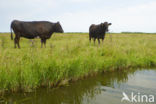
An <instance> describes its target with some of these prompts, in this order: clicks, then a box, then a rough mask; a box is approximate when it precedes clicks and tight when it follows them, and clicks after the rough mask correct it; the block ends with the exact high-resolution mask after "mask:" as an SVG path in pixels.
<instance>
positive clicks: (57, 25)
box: [55, 22, 64, 33]
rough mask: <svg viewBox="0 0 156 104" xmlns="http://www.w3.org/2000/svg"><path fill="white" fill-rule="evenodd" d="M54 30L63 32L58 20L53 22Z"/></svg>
mask: <svg viewBox="0 0 156 104" xmlns="http://www.w3.org/2000/svg"><path fill="white" fill-rule="evenodd" d="M55 32H58V33H63V32H64V31H63V29H62V26H61V25H60V22H57V23H56V24H55Z"/></svg>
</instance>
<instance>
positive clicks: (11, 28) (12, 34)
mask: <svg viewBox="0 0 156 104" xmlns="http://www.w3.org/2000/svg"><path fill="white" fill-rule="evenodd" d="M10 31H11V40H13V34H12V27H10Z"/></svg>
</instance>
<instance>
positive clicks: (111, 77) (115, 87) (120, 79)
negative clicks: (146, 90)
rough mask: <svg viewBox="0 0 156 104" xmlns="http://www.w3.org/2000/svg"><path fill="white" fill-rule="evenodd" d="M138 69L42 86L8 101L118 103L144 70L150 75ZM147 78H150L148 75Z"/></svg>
mask: <svg viewBox="0 0 156 104" xmlns="http://www.w3.org/2000/svg"><path fill="white" fill-rule="evenodd" d="M138 71H139V70H123V71H121V70H120V71H115V72H107V73H104V74H100V75H98V76H96V77H90V78H87V79H85V80H81V81H78V82H76V83H72V84H70V85H69V86H65V87H60V88H55V89H38V90H37V91H35V92H33V93H23V94H11V95H7V96H6V97H5V98H6V99H7V102H8V104H14V103H16V104H86V103H87V104H88V103H89V104H95V103H96V104H108V103H109V104H111V103H112V104H115V103H116V102H119V101H120V100H121V96H122V95H121V91H122V90H123V89H124V88H126V90H127V89H128V90H129V89H131V90H132V91H133V90H134V88H132V87H130V86H132V85H138V84H137V82H136V83H135V84H132V83H133V81H135V80H137V79H139V77H140V76H139V74H140V73H141V75H143V74H144V75H146V70H143V71H139V72H138ZM144 72H145V73H144ZM147 72H149V71H147ZM153 72H154V71H153ZM153 72H152V73H151V74H153ZM138 73H139V74H138ZM148 74H149V73H148ZM153 76H155V77H154V79H152V80H156V72H155V74H154V75H153ZM141 78H142V77H141ZM132 79H133V80H132ZM145 79H147V80H148V78H147V77H146V78H145ZM139 82H140V81H139ZM149 83H150V82H149ZM142 84H143V83H142ZM141 86H142V85H140V87H141ZM137 88H139V86H137ZM135 90H137V89H135ZM151 90H152V89H151ZM103 101H106V102H103ZM119 103H121V102H119Z"/></svg>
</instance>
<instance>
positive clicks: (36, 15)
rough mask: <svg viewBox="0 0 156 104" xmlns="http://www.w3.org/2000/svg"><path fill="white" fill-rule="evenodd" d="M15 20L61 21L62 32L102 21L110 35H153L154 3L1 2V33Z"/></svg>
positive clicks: (145, 0) (120, 0) (132, 0)
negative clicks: (150, 33)
mask: <svg viewBox="0 0 156 104" xmlns="http://www.w3.org/2000/svg"><path fill="white" fill-rule="evenodd" d="M14 19H17V20H23V21H40V20H47V21H51V22H57V21H60V23H61V25H62V27H63V29H64V31H65V32H88V28H89V26H90V25H91V24H99V23H101V22H105V21H108V22H111V23H112V26H110V29H109V30H110V32H122V31H131V32H134V31H137V32H156V0H0V32H8V31H10V23H11V21H12V20H14Z"/></svg>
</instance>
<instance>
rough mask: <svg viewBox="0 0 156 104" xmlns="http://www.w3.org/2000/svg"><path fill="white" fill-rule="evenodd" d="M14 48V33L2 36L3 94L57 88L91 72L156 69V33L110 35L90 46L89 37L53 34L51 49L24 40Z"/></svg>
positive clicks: (0, 74) (0, 80) (0, 86)
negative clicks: (11, 36)
mask: <svg viewBox="0 0 156 104" xmlns="http://www.w3.org/2000/svg"><path fill="white" fill-rule="evenodd" d="M20 44H21V49H14V48H13V47H14V42H13V41H11V40H10V34H0V92H1V93H3V92H5V91H18V90H24V91H31V90H32V89H35V88H37V87H40V86H48V87H52V86H56V85H58V84H59V83H58V82H60V81H61V80H64V79H73V80H74V79H77V78H81V77H84V76H87V75H88V74H89V73H94V72H102V71H110V70H117V69H126V70H127V69H128V68H133V67H134V68H136V67H140V68H142V67H156V34H107V35H106V38H105V41H104V43H103V44H101V45H98V44H97V43H96V45H94V44H93V42H92V43H91V44H90V43H89V39H88V34H74V33H72V34H71V33H69V34H68V33H66V34H53V36H52V37H51V39H50V40H48V41H47V48H40V46H41V45H40V44H41V43H40V40H39V39H35V40H34V44H32V43H31V41H30V40H27V39H24V38H22V39H21V40H20Z"/></svg>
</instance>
